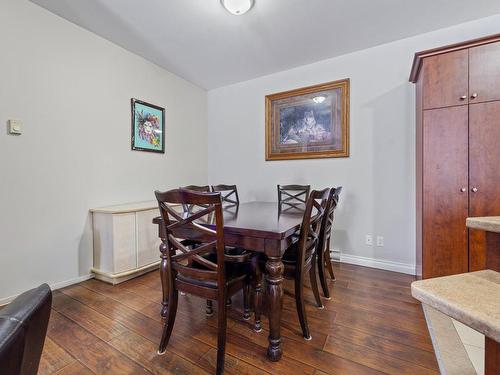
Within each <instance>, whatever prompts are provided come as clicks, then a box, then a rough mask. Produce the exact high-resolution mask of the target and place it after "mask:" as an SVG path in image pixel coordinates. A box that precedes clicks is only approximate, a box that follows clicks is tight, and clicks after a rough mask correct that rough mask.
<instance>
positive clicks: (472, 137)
mask: <svg viewBox="0 0 500 375" xmlns="http://www.w3.org/2000/svg"><path fill="white" fill-rule="evenodd" d="M469 216H500V101H494V102H488V103H479V104H471V105H470V106H469ZM485 241H486V236H485V232H484V231H480V230H473V229H471V230H469V271H478V270H481V269H484V268H485V265H486V258H485V257H486V250H485V249H486V243H485Z"/></svg>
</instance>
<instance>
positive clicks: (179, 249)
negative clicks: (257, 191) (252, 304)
mask: <svg viewBox="0 0 500 375" xmlns="http://www.w3.org/2000/svg"><path fill="white" fill-rule="evenodd" d="M155 195H156V199H157V200H158V205H159V208H160V213H161V216H162V219H163V220H162V223H161V225H162V226H163V230H164V233H166V246H164V247H162V253H161V264H160V272H161V274H162V278H166V279H167V280H168V285H169V288H168V290H169V296H168V310H167V319H166V323H165V326H164V329H163V334H162V337H161V341H160V345H159V349H158V353H159V354H163V353H165V350H166V347H167V345H168V342H169V339H170V335H171V334H172V329H173V327H174V322H175V316H176V312H177V302H178V292H184V293H188V294H194V295H196V296H198V297H201V298H205V299H209V300H214V301H216V302H217V306H218V311H217V314H218V336H217V372H216V373H217V374H222V373H223V372H224V352H225V345H226V323H227V314H226V299H227V298H228V297H230V296H232V295H233V294H235V293H237V292H238V291H239V290H240V289H243V290H244V291H245V289H246V290H247V291H248V290H249V285H250V282H251V274H252V273H251V267H250V262H251V260H252V259H251V258H252V257H251V255H252V254H251V253H250V252H247V253H245V254H242V255H237V256H234V255H228V254H226V252H225V250H226V247H225V244H224V223H223V215H222V201H221V194H220V193H200V192H195V191H189V190H182V189H175V190H170V191H167V192H163V193H162V192H159V191H155ZM176 204H181V205H196V206H200V207H201V206H202V205H203V206H206V208H203V209H201V210H199V211H197V212H196V213H190V212H186V211H184V212H183V213H179V212H177V211H176V210H175V207H173V206H172V205H176ZM211 214H213V216H214V219H213V221H210V222H211V223H213V225H215V229H214V230H212V229H209V228H207V227H205V226H203V225H201V224H200V220H203V218H206V217H207V216H209V215H211ZM187 233H189V237H191V238H192V237H193V236H195V237H196V239H197V240H198V241H199V242H200V243H201V244H200V245H199V246H197V247H195V248H191V247H186V246H185V245H183V244H182V243H181V242H180V241H179V240H178V238H184V237H186V236H187ZM214 250H215V252H214ZM244 303H245V305H246V306H245V310H246V311H248V296H244Z"/></svg>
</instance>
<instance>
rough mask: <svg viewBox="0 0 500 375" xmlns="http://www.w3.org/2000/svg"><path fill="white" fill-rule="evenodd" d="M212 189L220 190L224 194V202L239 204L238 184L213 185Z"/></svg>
mask: <svg viewBox="0 0 500 375" xmlns="http://www.w3.org/2000/svg"><path fill="white" fill-rule="evenodd" d="M212 191H218V192H220V193H221V195H222V204H229V205H239V204H240V198H239V197H238V188H237V187H236V185H223V184H221V185H212Z"/></svg>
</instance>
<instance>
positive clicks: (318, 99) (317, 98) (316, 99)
mask: <svg viewBox="0 0 500 375" xmlns="http://www.w3.org/2000/svg"><path fill="white" fill-rule="evenodd" d="M325 99H326V97H324V96H315V97H314V98H313V102H314V103H317V104H321V103H323V102H324V101H325Z"/></svg>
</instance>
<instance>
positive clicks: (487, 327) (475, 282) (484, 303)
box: [411, 270, 500, 342]
mask: <svg viewBox="0 0 500 375" xmlns="http://www.w3.org/2000/svg"><path fill="white" fill-rule="evenodd" d="M411 294H412V296H413V297H415V298H416V299H418V300H419V301H421V302H422V303H424V304H426V305H429V306H431V307H433V308H435V309H436V310H438V311H441V312H442V313H444V314H446V315H448V316H451V317H452V318H453V319H456V320H458V321H459V322H461V323H463V324H465V325H467V326H469V327H471V328H473V329H475V330H476V331H478V332H481V333H482V334H484V335H485V336H487V337H489V338H491V339H493V340H495V341H497V342H500V272H496V271H493V270H484V271H477V272H469V273H462V274H458V275H452V276H445V277H436V278H434V279H427V280H419V281H414V282H413V283H412V284H411Z"/></svg>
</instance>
